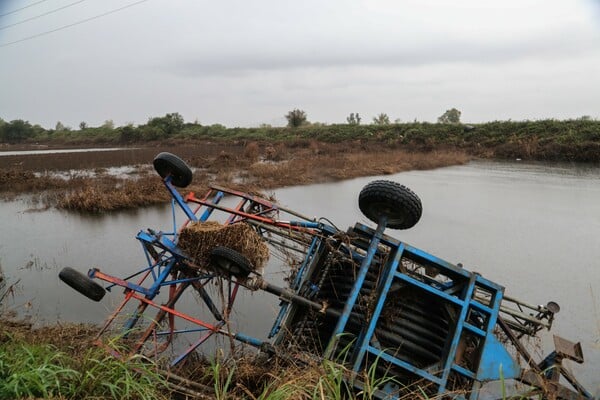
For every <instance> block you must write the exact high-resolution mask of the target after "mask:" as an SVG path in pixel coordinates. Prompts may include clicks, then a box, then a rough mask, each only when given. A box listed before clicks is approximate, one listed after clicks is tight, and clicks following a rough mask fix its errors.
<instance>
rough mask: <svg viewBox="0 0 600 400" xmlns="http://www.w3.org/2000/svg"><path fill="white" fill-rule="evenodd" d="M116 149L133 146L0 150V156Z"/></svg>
mask: <svg viewBox="0 0 600 400" xmlns="http://www.w3.org/2000/svg"><path fill="white" fill-rule="evenodd" d="M115 150H132V148H126V147H110V148H106V147H99V148H92V149H50V150H16V151H0V157H2V156H30V155H36V154H63V153H88V152H99V151H115Z"/></svg>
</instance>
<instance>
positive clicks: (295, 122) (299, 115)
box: [285, 108, 308, 128]
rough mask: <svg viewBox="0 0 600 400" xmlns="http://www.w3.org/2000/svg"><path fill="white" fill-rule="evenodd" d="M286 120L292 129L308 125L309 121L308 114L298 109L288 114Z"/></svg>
mask: <svg viewBox="0 0 600 400" xmlns="http://www.w3.org/2000/svg"><path fill="white" fill-rule="evenodd" d="M285 118H286V119H287V121H288V126H289V127H290V128H297V127H299V126H302V125H306V123H308V121H307V119H306V113H305V112H304V111H302V110H299V109H297V108H295V109H293V110H292V111H290V112H288V113H287V114H286V115H285Z"/></svg>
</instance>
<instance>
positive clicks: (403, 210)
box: [358, 180, 423, 229]
mask: <svg viewBox="0 0 600 400" xmlns="http://www.w3.org/2000/svg"><path fill="white" fill-rule="evenodd" d="M358 207H359V208H360V211H362V213H363V214H364V215H365V216H366V217H367V218H369V219H370V220H371V221H373V222H375V223H376V224H378V223H379V222H380V221H381V217H386V218H387V224H386V226H387V227H388V228H392V229H409V228H412V227H413V226H415V225H416V224H417V222H419V219H421V214H422V213H423V206H422V205H421V199H419V196H417V195H416V194H415V193H414V192H413V191H412V190H410V189H409V188H407V187H406V186H403V185H401V184H399V183H397V182H392V181H387V180H378V181H373V182H371V183H369V184H367V185H366V186H365V187H364V188H363V189H362V190H361V191H360V194H359V196H358Z"/></svg>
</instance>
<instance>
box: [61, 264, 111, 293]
mask: <svg viewBox="0 0 600 400" xmlns="http://www.w3.org/2000/svg"><path fill="white" fill-rule="evenodd" d="M58 277H59V278H60V280H61V281H63V282H64V283H66V284H67V285H69V286H71V287H72V288H73V289H75V290H77V291H78V292H79V293H81V294H82V295H84V296H85V297H88V298H90V299H92V300H94V301H100V300H102V298H103V297H104V295H105V294H106V291H105V290H104V288H103V287H102V286H100V285H99V284H97V283H96V282H94V281H93V280H92V279H90V278H89V277H88V276H87V275H85V274H82V273H81V272H79V271H77V270H74V269H73V268H69V267H65V268H63V269H62V270H61V271H60V272H59V273H58Z"/></svg>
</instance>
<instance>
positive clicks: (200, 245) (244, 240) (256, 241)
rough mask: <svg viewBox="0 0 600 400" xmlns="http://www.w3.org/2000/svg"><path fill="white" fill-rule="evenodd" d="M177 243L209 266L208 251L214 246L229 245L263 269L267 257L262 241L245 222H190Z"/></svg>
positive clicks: (255, 265) (202, 264)
mask: <svg viewBox="0 0 600 400" xmlns="http://www.w3.org/2000/svg"><path fill="white" fill-rule="evenodd" d="M177 244H178V246H179V247H180V248H181V249H182V250H183V251H185V252H186V253H187V254H188V255H189V256H190V257H192V259H194V262H195V264H198V265H199V266H207V265H209V260H208V258H209V255H210V252H211V250H212V249H214V248H215V247H217V246H225V247H229V248H230V249H232V250H235V251H237V252H238V253H240V254H242V255H243V256H244V257H246V258H247V259H248V261H250V264H251V265H252V267H253V268H254V269H260V268H263V267H264V265H265V263H266V261H267V260H268V258H269V248H268V247H267V245H266V244H265V242H263V240H262V239H261V237H260V236H259V235H258V233H256V232H255V231H254V229H252V228H251V227H250V225H247V224H245V223H236V224H231V225H221V224H220V223H218V222H216V221H207V222H197V223H194V224H190V225H188V226H186V227H185V228H184V229H183V230H182V231H181V233H180V234H179V242H178V243H177Z"/></svg>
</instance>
